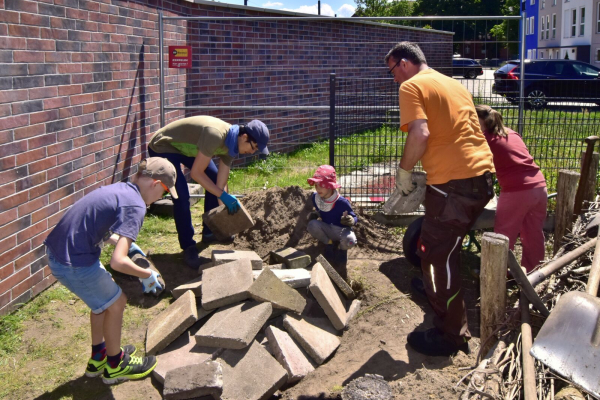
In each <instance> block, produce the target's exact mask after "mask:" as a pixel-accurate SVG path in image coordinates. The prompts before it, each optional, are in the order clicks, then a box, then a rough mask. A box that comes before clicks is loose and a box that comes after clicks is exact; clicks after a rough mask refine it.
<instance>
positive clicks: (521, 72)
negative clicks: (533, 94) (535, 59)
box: [518, 11, 527, 136]
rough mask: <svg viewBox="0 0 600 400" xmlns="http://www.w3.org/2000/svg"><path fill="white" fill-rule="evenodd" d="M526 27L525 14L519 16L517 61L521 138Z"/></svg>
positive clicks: (521, 131)
mask: <svg viewBox="0 0 600 400" xmlns="http://www.w3.org/2000/svg"><path fill="white" fill-rule="evenodd" d="M526 27H527V13H525V11H523V13H522V14H521V43H519V46H520V47H521V48H520V51H519V53H521V57H520V60H519V68H520V72H519V121H518V131H519V133H520V134H521V136H525V126H524V124H523V108H525V98H524V97H525V28H526Z"/></svg>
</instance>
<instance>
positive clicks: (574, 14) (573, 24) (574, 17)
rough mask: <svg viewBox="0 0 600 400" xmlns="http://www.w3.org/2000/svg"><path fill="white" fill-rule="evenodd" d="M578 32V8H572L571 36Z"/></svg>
mask: <svg viewBox="0 0 600 400" xmlns="http://www.w3.org/2000/svg"><path fill="white" fill-rule="evenodd" d="M576 34H577V9H575V8H574V9H572V10H571V37H573V36H575V35H576Z"/></svg>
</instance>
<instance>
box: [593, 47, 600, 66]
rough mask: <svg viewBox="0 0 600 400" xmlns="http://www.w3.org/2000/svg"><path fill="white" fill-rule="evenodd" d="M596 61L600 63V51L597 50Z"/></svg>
mask: <svg viewBox="0 0 600 400" xmlns="http://www.w3.org/2000/svg"><path fill="white" fill-rule="evenodd" d="M594 61H595V62H597V63H600V49H596V59H595V60H594Z"/></svg>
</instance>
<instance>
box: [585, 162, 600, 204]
mask: <svg viewBox="0 0 600 400" xmlns="http://www.w3.org/2000/svg"><path fill="white" fill-rule="evenodd" d="M584 158H585V152H582V153H581V167H582V168H583V159H584ZM599 161H600V154H598V153H596V152H594V154H593V156H592V163H591V165H590V174H589V175H588V177H587V181H586V182H585V189H584V192H583V200H584V201H594V200H595V199H596V185H598V162H599Z"/></svg>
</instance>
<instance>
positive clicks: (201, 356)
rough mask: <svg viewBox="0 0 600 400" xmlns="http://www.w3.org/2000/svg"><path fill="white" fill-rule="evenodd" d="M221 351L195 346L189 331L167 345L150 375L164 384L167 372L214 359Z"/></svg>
mask: <svg viewBox="0 0 600 400" xmlns="http://www.w3.org/2000/svg"><path fill="white" fill-rule="evenodd" d="M221 351H222V349H219V348H215V347H203V346H198V345H196V341H195V340H194V338H193V337H191V336H190V333H189V331H188V332H185V333H184V334H183V335H181V336H179V337H178V338H177V339H175V341H174V342H173V343H171V344H170V345H168V346H167V347H166V348H165V349H164V350H163V351H161V352H160V353H159V354H158V356H157V359H158V364H156V368H154V371H152V374H153V375H154V377H155V378H156V380H158V381H159V382H160V383H165V376H166V375H167V372H169V371H170V370H172V369H176V368H179V367H185V366H186V365H192V364H201V363H203V362H205V361H209V360H211V359H212V358H213V357H216V355H218V354H219V353H220V352H221Z"/></svg>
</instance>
